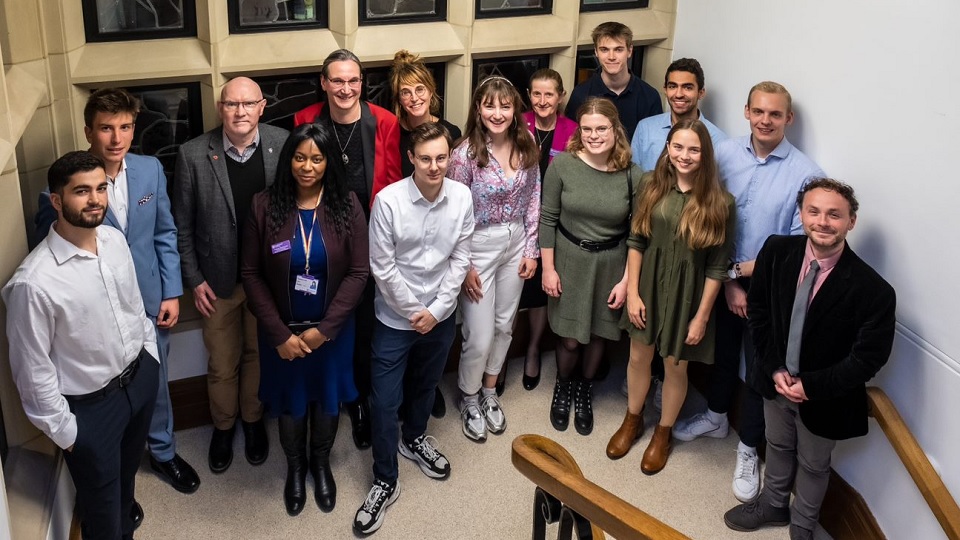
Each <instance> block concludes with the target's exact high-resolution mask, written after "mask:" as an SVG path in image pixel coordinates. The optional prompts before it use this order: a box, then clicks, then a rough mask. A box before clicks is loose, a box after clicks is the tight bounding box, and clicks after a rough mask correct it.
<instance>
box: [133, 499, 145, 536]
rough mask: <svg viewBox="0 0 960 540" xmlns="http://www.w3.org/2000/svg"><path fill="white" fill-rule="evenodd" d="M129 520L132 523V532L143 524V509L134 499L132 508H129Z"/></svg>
mask: <svg viewBox="0 0 960 540" xmlns="http://www.w3.org/2000/svg"><path fill="white" fill-rule="evenodd" d="M130 519H131V520H132V521H133V530H137V529H139V528H140V524H141V523H143V507H142V506H140V503H138V502H137V500H136V499H134V500H133V506H131V507H130Z"/></svg>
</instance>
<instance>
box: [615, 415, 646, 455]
mask: <svg viewBox="0 0 960 540" xmlns="http://www.w3.org/2000/svg"><path fill="white" fill-rule="evenodd" d="M642 435H643V409H640V414H631V413H630V411H629V410H628V411H627V415H626V416H625V417H624V418H623V423H622V424H620V428H619V429H617V432H616V433H614V434H613V437H610V442H608V443H607V457H608V458H610V459H620V458H622V457H623V456H625V455H627V452H629V451H630V447H632V446H633V443H635V442H637V439H639V438H640V437H641V436H642Z"/></svg>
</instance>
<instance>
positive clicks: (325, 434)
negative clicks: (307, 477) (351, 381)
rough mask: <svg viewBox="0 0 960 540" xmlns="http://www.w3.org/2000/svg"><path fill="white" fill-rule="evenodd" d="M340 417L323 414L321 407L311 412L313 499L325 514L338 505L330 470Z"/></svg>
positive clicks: (312, 409) (335, 485) (314, 408)
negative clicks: (331, 450)
mask: <svg viewBox="0 0 960 540" xmlns="http://www.w3.org/2000/svg"><path fill="white" fill-rule="evenodd" d="M339 425H340V416H331V415H327V414H323V411H322V410H320V407H319V405H317V404H314V405H313V407H311V410H310V474H311V476H313V485H314V493H313V498H314V500H315V501H316V503H317V506H318V507H320V510H322V511H324V512H330V511H332V510H333V508H334V507H335V506H336V505H337V483H336V482H335V481H334V480H333V471H332V470H331V469H330V449H331V448H333V442H334V440H336V438H337V427H338V426H339Z"/></svg>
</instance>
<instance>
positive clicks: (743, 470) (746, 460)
mask: <svg viewBox="0 0 960 540" xmlns="http://www.w3.org/2000/svg"><path fill="white" fill-rule="evenodd" d="M738 454H740V457H741V459H738V460H737V463H738V464H739V467H737V474H736V477H737V478H743V477H745V476H747V475H749V474H750V473H752V472H753V468H754V467H755V466H756V462H757V456H755V455H753V454H750V453H747V452H738Z"/></svg>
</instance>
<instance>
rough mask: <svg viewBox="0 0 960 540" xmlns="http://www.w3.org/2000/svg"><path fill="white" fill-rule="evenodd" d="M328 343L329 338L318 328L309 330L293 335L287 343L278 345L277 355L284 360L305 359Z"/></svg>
mask: <svg viewBox="0 0 960 540" xmlns="http://www.w3.org/2000/svg"><path fill="white" fill-rule="evenodd" d="M326 342H327V336H325V335H323V333H322V332H320V330H318V329H316V328H308V329H306V330H304V331H303V332H301V333H300V335H297V334H291V335H290V337H289V338H287V340H286V341H284V342H283V343H281V344H280V345H277V353H278V354H279V355H280V358H283V359H284V360H293V359H294V358H303V357H305V356H306V355H308V354H310V353H312V352H313V351H314V349H318V348H320V346H321V345H323V344H324V343H326Z"/></svg>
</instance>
